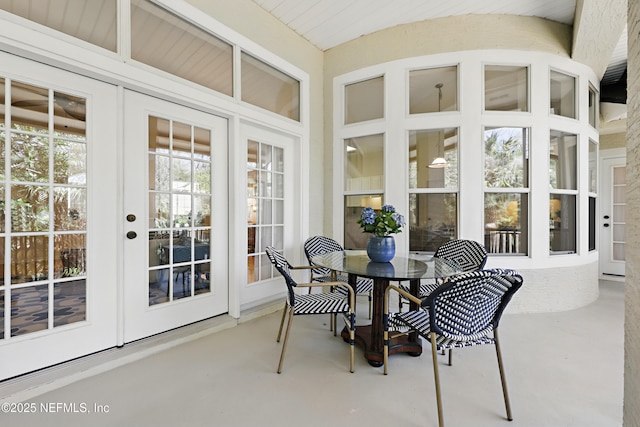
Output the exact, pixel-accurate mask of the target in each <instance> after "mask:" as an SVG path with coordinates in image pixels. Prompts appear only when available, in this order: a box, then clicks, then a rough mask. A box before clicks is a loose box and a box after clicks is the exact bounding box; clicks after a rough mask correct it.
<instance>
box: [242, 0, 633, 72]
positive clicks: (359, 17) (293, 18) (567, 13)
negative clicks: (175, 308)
mask: <svg viewBox="0 0 640 427" xmlns="http://www.w3.org/2000/svg"><path fill="white" fill-rule="evenodd" d="M253 1H254V2H255V3H256V4H258V5H259V6H261V7H262V8H263V9H265V10H266V11H267V12H269V13H271V14H272V15H273V16H274V17H276V18H277V19H279V20H280V21H282V22H283V23H285V24H286V25H287V26H289V27H290V28H291V29H293V30H294V31H295V32H297V33H298V34H300V35H301V36H302V37H304V38H305V39H307V40H309V41H310V42H311V43H312V44H314V45H315V46H317V47H318V48H320V49H322V50H327V49H331V48H332V47H335V46H338V45H340V44H342V43H345V42H347V41H350V40H353V39H356V38H358V37H360V36H362V35H365V34H370V33H374V32H376V31H379V30H381V29H384V28H390V27H393V26H396V25H401V24H407V23H410V22H418V21H423V20H427V19H435V18H443V17H447V16H456V15H468V14H508V15H522V16H538V17H541V18H545V19H549V20H552V21H557V22H560V23H563V24H569V25H573V23H574V19H575V12H576V0H456V1H443V0H253ZM626 60H627V32H626V31H624V32H623V35H622V37H621V39H620V41H619V43H618V45H617V47H616V49H615V50H614V52H613V53H612V57H611V59H610V60H609V68H608V69H607V73H605V76H604V78H603V83H607V82H608V79H613V80H614V81H615V80H617V79H618V78H619V77H620V75H621V74H622V72H623V71H624V69H625V68H626ZM612 67H615V69H614V68H612ZM612 73H613V75H612Z"/></svg>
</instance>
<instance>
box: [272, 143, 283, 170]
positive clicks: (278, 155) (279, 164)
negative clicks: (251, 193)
mask: <svg viewBox="0 0 640 427" xmlns="http://www.w3.org/2000/svg"><path fill="white" fill-rule="evenodd" d="M271 170H273V171H274V172H284V150H283V149H282V148H280V147H273V163H272V166H271Z"/></svg>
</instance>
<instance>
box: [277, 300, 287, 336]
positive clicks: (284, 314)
mask: <svg viewBox="0 0 640 427" xmlns="http://www.w3.org/2000/svg"><path fill="white" fill-rule="evenodd" d="M288 305H289V304H287V303H286V302H285V303H284V310H282V319H280V329H278V338H276V342H280V336H281V335H282V325H284V318H285V316H286V315H287V307H288Z"/></svg>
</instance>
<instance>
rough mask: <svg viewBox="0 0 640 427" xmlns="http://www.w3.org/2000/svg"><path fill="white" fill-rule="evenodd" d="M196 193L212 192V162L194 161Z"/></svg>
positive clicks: (194, 190)
mask: <svg viewBox="0 0 640 427" xmlns="http://www.w3.org/2000/svg"><path fill="white" fill-rule="evenodd" d="M193 178H194V189H193V192H194V193H211V163H209V162H206V163H205V162H193Z"/></svg>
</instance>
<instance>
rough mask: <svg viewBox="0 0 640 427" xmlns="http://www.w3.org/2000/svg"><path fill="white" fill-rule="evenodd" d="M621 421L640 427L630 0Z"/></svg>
mask: <svg viewBox="0 0 640 427" xmlns="http://www.w3.org/2000/svg"><path fill="white" fill-rule="evenodd" d="M628 29H629V35H630V37H629V59H628V67H627V69H628V80H627V94H628V100H627V107H628V114H629V119H628V121H627V126H628V127H627V230H626V231H627V236H626V245H627V250H626V254H627V257H626V261H627V264H626V283H625V326H624V332H625V345H624V396H625V398H624V421H623V425H624V426H625V427H632V426H633V427H636V426H640V398H638V397H639V396H640V321H639V319H640V40H638V37H637V34H638V33H639V32H640V2H639V1H638V0H629V13H628Z"/></svg>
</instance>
